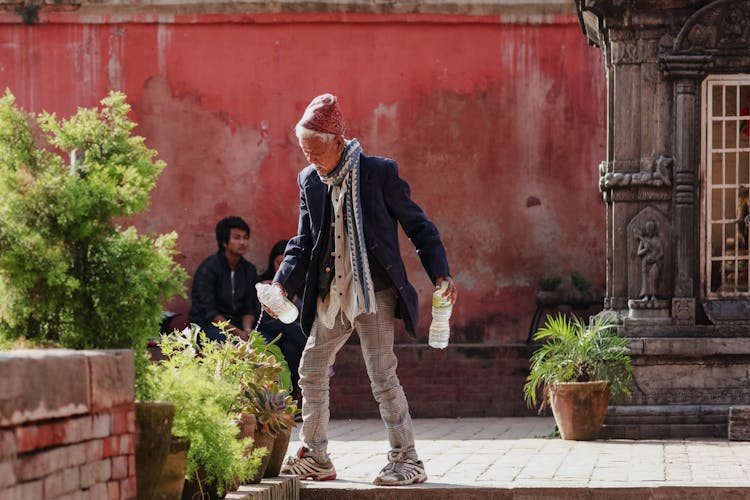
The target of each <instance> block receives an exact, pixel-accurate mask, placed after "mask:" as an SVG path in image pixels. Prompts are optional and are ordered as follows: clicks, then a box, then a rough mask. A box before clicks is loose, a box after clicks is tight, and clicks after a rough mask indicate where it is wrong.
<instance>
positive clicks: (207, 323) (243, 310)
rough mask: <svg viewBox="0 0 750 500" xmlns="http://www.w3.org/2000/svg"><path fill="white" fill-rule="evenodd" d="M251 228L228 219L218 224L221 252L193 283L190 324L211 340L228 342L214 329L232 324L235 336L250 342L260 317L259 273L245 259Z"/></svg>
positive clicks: (200, 268) (202, 267) (209, 260)
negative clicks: (249, 338) (199, 328)
mask: <svg viewBox="0 0 750 500" xmlns="http://www.w3.org/2000/svg"><path fill="white" fill-rule="evenodd" d="M249 240H250V226H248V225H247V223H246V222H245V221H244V220H242V218H240V217H225V218H223V219H221V220H220V221H219V222H218V224H216V243H217V244H218V247H219V249H218V251H217V252H216V253H215V254H213V255H211V256H209V257H208V258H206V260H204V261H203V262H202V263H201V265H200V266H198V270H197V271H196V272H195V278H194V279H193V288H192V290H191V292H190V299H191V301H192V306H191V308H190V316H189V318H190V322H191V323H195V324H197V325H198V326H200V327H201V329H202V330H203V331H204V332H206V336H207V337H208V338H209V339H211V340H217V341H222V342H223V341H225V340H226V335H224V334H223V333H222V332H221V330H220V329H219V328H218V327H216V326H215V325H214V323H219V322H222V321H229V323H230V328H231V329H232V333H234V334H235V335H238V336H239V337H240V338H242V339H243V340H247V339H248V337H249V335H250V331H251V330H252V328H253V323H254V322H255V318H256V317H257V300H258V298H257V295H256V291H255V284H256V283H257V282H258V271H257V270H256V268H255V266H254V265H253V264H252V263H250V262H248V261H247V260H245V258H244V257H243V256H242V255H243V254H244V253H246V252H247V247H248V241H249Z"/></svg>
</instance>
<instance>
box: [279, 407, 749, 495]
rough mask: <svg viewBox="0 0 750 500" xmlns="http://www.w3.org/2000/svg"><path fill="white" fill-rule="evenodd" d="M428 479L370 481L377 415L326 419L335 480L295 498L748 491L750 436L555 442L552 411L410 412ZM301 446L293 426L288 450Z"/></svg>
mask: <svg viewBox="0 0 750 500" xmlns="http://www.w3.org/2000/svg"><path fill="white" fill-rule="evenodd" d="M414 426H415V430H416V441H417V451H418V452H419V454H420V458H421V459H422V460H423V461H424V462H425V467H426V470H427V475H428V477H429V480H428V482H427V483H425V484H423V485H414V486H408V487H393V488H383V487H375V486H373V485H372V480H373V478H374V477H375V475H376V474H377V472H378V471H379V470H380V468H381V467H382V466H383V465H385V460H386V455H385V454H386V451H387V449H388V446H387V441H386V434H385V429H384V427H383V423H382V422H381V421H380V420H333V421H331V424H330V429H329V452H330V454H331V457H332V459H333V462H334V465H335V466H336V470H337V473H338V479H337V480H335V481H326V482H320V483H318V482H311V481H304V482H303V483H302V488H301V494H300V498H302V499H316V500H320V499H336V500H345V499H356V500H366V499H371V498H372V499H390V498H398V499H418V498H419V499H422V498H424V499H446V500H448V499H455V500H469V499H484V498H492V499H496V498H497V499H506V498H507V499H516V498H525V499H532V498H533V499H542V498H556V499H557V498H561V499H562V498H571V499H572V498H575V499H579V498H580V499H593V498H612V499H625V498H639V499H640V498H659V499H668V498H669V499H671V498H674V499H680V500H683V499H688V498H689V499H702V498H716V499H722V500H723V499H750V442H737V441H728V440H721V439H718V440H707V439H678V440H649V441H630V440H599V441H593V442H582V441H564V440H561V439H559V438H554V437H552V433H553V430H554V420H553V419H552V418H544V417H538V418H460V419H416V420H415V421H414ZM299 446H300V442H299V440H298V436H297V433H296V432H295V434H294V435H293V437H292V442H291V443H290V447H289V450H290V452H293V451H294V450H296V449H297V448H298V447H299Z"/></svg>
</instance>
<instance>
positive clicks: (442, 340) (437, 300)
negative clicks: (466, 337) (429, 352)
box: [429, 281, 453, 349]
mask: <svg viewBox="0 0 750 500" xmlns="http://www.w3.org/2000/svg"><path fill="white" fill-rule="evenodd" d="M447 289H448V282H447V281H443V282H442V283H441V284H440V288H438V289H437V290H435V291H434V292H433V294H432V323H431V324H430V341H429V344H430V347H434V348H436V349H445V348H446V347H448V338H449V337H450V335H451V331H450V325H449V322H448V321H449V320H450V318H451V312H452V311H453V304H451V301H450V299H449V298H448V297H443V294H444V293H445V291H446V290H447Z"/></svg>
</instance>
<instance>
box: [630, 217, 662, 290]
mask: <svg viewBox="0 0 750 500" xmlns="http://www.w3.org/2000/svg"><path fill="white" fill-rule="evenodd" d="M636 238H637V239H638V257H640V258H641V291H640V293H639V294H638V298H639V299H641V300H656V290H657V288H658V284H659V275H660V274H661V262H662V259H663V258H664V249H663V246H662V241H661V237H660V236H659V230H658V228H657V227H656V222H654V221H652V220H650V221H648V222H646V224H645V225H644V227H643V229H642V230H641V232H640V234H637V235H636Z"/></svg>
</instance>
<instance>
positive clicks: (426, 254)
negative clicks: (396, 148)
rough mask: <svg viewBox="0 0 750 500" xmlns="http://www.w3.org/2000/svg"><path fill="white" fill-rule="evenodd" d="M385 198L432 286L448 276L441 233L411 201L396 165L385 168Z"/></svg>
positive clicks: (406, 186) (386, 165)
mask: <svg viewBox="0 0 750 500" xmlns="http://www.w3.org/2000/svg"><path fill="white" fill-rule="evenodd" d="M384 175H385V179H384V184H383V197H384V199H385V203H386V207H387V209H388V211H389V212H390V214H391V215H393V216H394V217H395V218H396V219H397V220H398V222H399V224H401V227H402V228H403V229H404V232H405V233H406V236H408V237H409V240H411V242H412V244H413V245H414V247H415V248H416V250H417V254H418V255H419V259H420V260H421V261H422V266H423V267H424V269H425V271H426V272H427V275H428V276H429V277H430V279H431V280H432V282H433V283H435V281H436V280H437V278H440V277H442V276H449V275H450V269H449V266H448V259H447V258H446V255H445V247H444V246H443V242H442V241H441V240H440V233H439V232H438V230H437V228H436V227H435V225H434V224H433V223H432V222H431V221H430V220H429V219H428V218H427V216H426V215H425V213H424V211H422V209H421V208H420V207H419V205H417V204H416V203H415V202H414V201H413V200H412V199H411V190H410V189H409V184H408V183H407V182H406V181H405V180H404V179H402V178H401V177H400V176H399V175H398V165H397V164H396V162H395V161H392V160H391V161H387V162H386V163H385V168H384Z"/></svg>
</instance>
